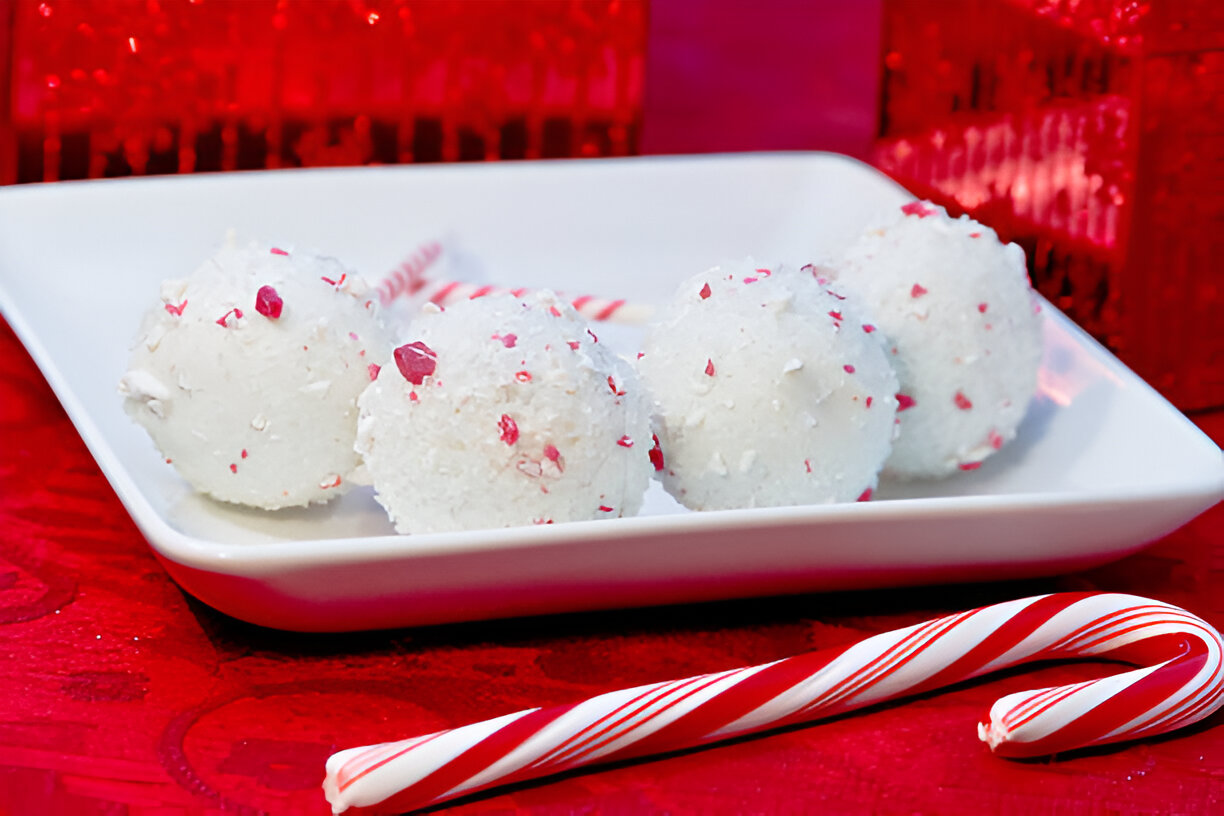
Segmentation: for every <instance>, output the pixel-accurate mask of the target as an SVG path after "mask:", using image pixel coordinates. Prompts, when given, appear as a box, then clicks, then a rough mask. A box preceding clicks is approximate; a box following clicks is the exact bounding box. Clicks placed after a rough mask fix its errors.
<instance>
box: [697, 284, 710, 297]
mask: <svg viewBox="0 0 1224 816" xmlns="http://www.w3.org/2000/svg"><path fill="white" fill-rule="evenodd" d="M697 294H699V295H701V299H702V300H705V299H706V298H708V297H709V296H710V284H708V283H707V284H706V285H705V286H703V287H701V291H700V292H698V293H697Z"/></svg>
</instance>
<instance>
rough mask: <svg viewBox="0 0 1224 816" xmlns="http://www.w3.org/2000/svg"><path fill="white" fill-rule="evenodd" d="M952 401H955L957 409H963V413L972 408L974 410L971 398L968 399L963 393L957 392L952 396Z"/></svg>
mask: <svg viewBox="0 0 1224 816" xmlns="http://www.w3.org/2000/svg"><path fill="white" fill-rule="evenodd" d="M952 401H953V402H954V403H956V407H957V408H959V409H961V410H962V411H968V410H969V409H970V408H972V407H973V403H972V402H970V401H969V398H968V397H966V396H965V395H964V394H963V393H962V392H960V391H957V392H956V393H955V394H954V395H953V396H952Z"/></svg>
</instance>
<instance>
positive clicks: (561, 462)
mask: <svg viewBox="0 0 1224 816" xmlns="http://www.w3.org/2000/svg"><path fill="white" fill-rule="evenodd" d="M412 330H413V336H414V337H415V339H414V340H413V342H411V343H408V344H406V345H403V346H400V347H399V348H397V349H396V350H395V354H394V362H393V363H388V364H387V365H385V366H383V368H382V372H381V373H380V374H379V375H378V378H377V379H376V380H375V381H374V382H373V383H371V384H370V386H369V388H367V389H366V391H365V393H363V394H362V395H361V398H360V400H359V401H358V404H359V406H360V409H361V417H360V420H359V423H358V432H357V450H358V451H360V453H361V454H362V456H363V457H364V458H365V463H366V468H367V470H368V474H369V477H370V480H371V481H372V482H373V484H374V489H375V491H376V493H377V498H378V501H379V502H380V503H381V504H382V505H383V507H385V508H386V509H387V513H388V514H389V515H390V517H391V520H392V521H393V522H394V523H395V527H396V529H397V530H399V531H400V532H402V533H433V532H444V531H449V530H472V529H483V528H493V527H511V526H517V525H526V524H552V523H554V522H558V523H559V522H563V521H578V520H583V519H607V518H616V517H619V516H632V515H634V514H635V513H636V512H637V511H638V509H639V508H640V507H641V503H642V496H643V494H644V493H645V491H646V487H647V485H648V484H649V482H650V474H651V472H652V468H651V464H650V450H651V436H650V414H649V407H648V403H647V400H646V396H645V393H644V391H643V389H642V388H641V387H640V386H639V384H638V381H637V377H636V375H635V373H634V371H633V369H632V367H631V366H629V365H628V364H627V363H625V362H624V361H623V360H621V359H619V358H618V357H617V356H616V355H615V354H614V353H613V352H612V351H611V350H610V349H609V348H607V347H606V346H605V345H603V344H601V343H599V341H598V338H597V336H596V335H595V333H594V332H592V331H591V330H590V329H589V328H588V327H587V324H586V322H585V321H584V320H583V319H582V318H581V317H580V316H579V315H578V313H577V312H575V311H574V310H573V309H572V308H571V307H570V306H569V305H567V304H565V303H564V302H562V301H560V300H558V299H557V298H556V297H555V296H554V295H553V294H552V293H549V292H541V293H539V294H536V295H530V296H528V297H527V298H526V299H523V300H520V299H519V298H516V297H513V296H511V295H495V296H488V297H482V298H478V299H475V300H469V301H465V302H461V303H458V304H455V305H454V306H448V307H447V308H446V309H445V310H444V311H442V310H439V309H438V308H437V307H434V308H433V309H432V311H430V310H427V311H426V313H425V314H424V315H422V316H421V317H420V318H419V319H418V320H417V321H416V322H415V323H414V324H413V326H412Z"/></svg>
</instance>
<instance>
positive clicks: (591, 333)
mask: <svg viewBox="0 0 1224 816" xmlns="http://www.w3.org/2000/svg"><path fill="white" fill-rule="evenodd" d="M586 332H587V334H589V335H591V342H593V343H598V342H599V338H598V337H596V336H595V332H593V331H591V330H590V329H587V330H586Z"/></svg>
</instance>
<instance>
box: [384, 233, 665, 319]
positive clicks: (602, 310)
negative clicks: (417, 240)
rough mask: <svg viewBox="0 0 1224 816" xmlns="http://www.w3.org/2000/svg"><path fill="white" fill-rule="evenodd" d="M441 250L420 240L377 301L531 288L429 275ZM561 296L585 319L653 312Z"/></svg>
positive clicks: (446, 299) (453, 299) (437, 300)
mask: <svg viewBox="0 0 1224 816" xmlns="http://www.w3.org/2000/svg"><path fill="white" fill-rule="evenodd" d="M442 252H443V249H442V244H440V243H438V242H437V241H430V242H428V243H425V244H422V245H421V246H420V248H418V249H417V250H416V251H415V252H413V253H412V254H411V255H409V256H408V258H406V259H405V260H404V262H403V263H401V264H400V265H399V266H398V267H396V268H395V269H393V270H392V271H391V273H390V274H388V275H387V276H386V277H385V278H383V280H382V281H381V282H380V283H379V284H378V297H379V300H380V301H381V303H382V304H383V305H384V306H386V305H388V304H390V303H391V302H393V301H394V300H395V299H397V298H400V297H411V298H416V299H417V300H419V301H420V302H422V303H433V304H436V305H438V306H443V307H446V306H449V305H451V304H453V303H458V302H460V301H464V300H475V299H476V298H479V297H484V296H486V295H497V294H506V293H508V294H511V295H513V296H514V297H522V296H523V295H525V294H527V293H528V292H530V291H532V290H531V289H529V288H527V287H518V288H510V287H504V286H493V285H491V284H479V283H468V282H466V281H458V280H441V279H436V278H431V277H429V275H428V274H427V273H428V270H429V268H430V267H431V266H433V265H434V263H435V262H436V261H437V260H438V258H439V257H441V255H442ZM561 297H563V298H565V299H567V300H569V302H570V305H571V306H573V307H574V310H575V311H577V312H578V313H579V314H580V315H582V316H583V317H585V318H586V319H587V320H595V321H612V322H616V323H627V324H630V325H637V324H641V323H645V322H646V321H648V320H649V319H650V317H651V315H652V314H653V312H654V310H653V309H652V308H651V307H650V306H646V305H644V304H641V303H630V302H629V301H626V300H623V299H620V298H605V297H597V296H595V295H578V296H574V297H571V296H569V295H564V294H562V295H561Z"/></svg>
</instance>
